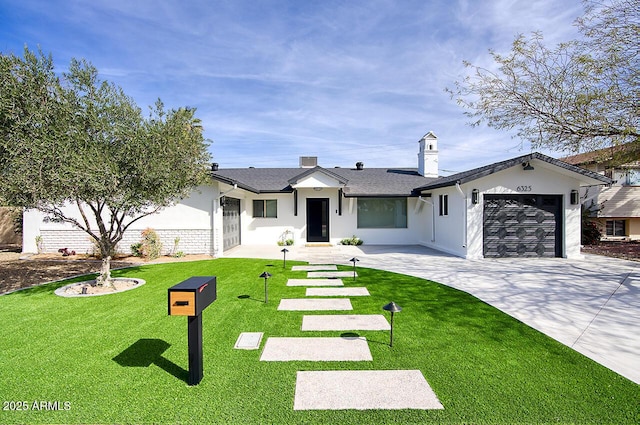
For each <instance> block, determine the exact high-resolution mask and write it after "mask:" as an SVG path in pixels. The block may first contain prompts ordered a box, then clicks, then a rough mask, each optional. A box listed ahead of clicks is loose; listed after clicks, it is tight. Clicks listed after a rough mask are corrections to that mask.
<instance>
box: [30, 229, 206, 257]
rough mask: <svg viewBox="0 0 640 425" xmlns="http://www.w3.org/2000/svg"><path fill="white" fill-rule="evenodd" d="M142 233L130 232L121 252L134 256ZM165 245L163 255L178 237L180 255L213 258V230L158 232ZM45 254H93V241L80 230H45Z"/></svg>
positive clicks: (119, 248) (120, 244)
mask: <svg viewBox="0 0 640 425" xmlns="http://www.w3.org/2000/svg"><path fill="white" fill-rule="evenodd" d="M140 232H141V231H140V230H128V231H127V232H125V234H124V238H123V239H122V241H120V243H119V244H118V252H122V253H126V254H129V253H131V245H132V244H134V243H137V242H140V238H141V236H140ZM156 233H158V236H160V240H161V241H162V253H163V254H169V253H171V251H172V250H173V246H174V240H175V238H177V237H179V238H180V242H179V243H178V251H182V252H184V253H185V254H211V239H212V238H211V229H189V230H179V229H174V230H156ZM40 236H42V246H43V251H44V252H50V253H51V252H58V249H60V248H68V249H69V250H72V251H76V252H77V253H78V254H90V253H92V251H93V245H92V244H91V237H90V236H89V235H88V234H86V233H85V232H83V231H81V230H45V229H42V230H41V232H40Z"/></svg>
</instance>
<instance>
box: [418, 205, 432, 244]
mask: <svg viewBox="0 0 640 425" xmlns="http://www.w3.org/2000/svg"><path fill="white" fill-rule="evenodd" d="M418 201H422V202H424V203H425V204H428V205H431V242H435V241H436V206H435V205H434V203H433V202H432V201H429V200H426V199H423V198H422V195H420V196H418Z"/></svg>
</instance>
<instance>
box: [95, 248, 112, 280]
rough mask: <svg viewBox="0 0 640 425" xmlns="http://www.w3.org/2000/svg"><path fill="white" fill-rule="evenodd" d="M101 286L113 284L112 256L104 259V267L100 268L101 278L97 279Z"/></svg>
mask: <svg viewBox="0 0 640 425" xmlns="http://www.w3.org/2000/svg"><path fill="white" fill-rule="evenodd" d="M96 283H97V284H98V285H99V286H104V285H108V284H111V256H109V255H107V256H105V257H102V266H101V267H100V276H98V278H97V279H96Z"/></svg>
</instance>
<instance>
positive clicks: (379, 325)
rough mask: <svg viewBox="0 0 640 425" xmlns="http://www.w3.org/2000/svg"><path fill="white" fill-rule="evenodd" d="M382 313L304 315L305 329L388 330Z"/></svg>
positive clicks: (388, 326)
mask: <svg viewBox="0 0 640 425" xmlns="http://www.w3.org/2000/svg"><path fill="white" fill-rule="evenodd" d="M390 329H391V326H390V325H389V322H387V319H385V317H384V316H383V315H382V314H338V315H315V316H303V317H302V330H303V331H388V330H390Z"/></svg>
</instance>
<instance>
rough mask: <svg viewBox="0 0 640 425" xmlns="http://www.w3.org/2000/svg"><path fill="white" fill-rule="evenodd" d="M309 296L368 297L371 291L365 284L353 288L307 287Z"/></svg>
mask: <svg viewBox="0 0 640 425" xmlns="http://www.w3.org/2000/svg"><path fill="white" fill-rule="evenodd" d="M305 295H306V296H307V297H367V296H369V291H368V290H367V288H365V287H364V286H358V287H351V288H307V292H306V293H305Z"/></svg>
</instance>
